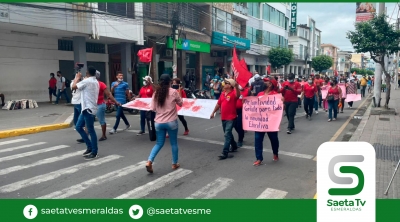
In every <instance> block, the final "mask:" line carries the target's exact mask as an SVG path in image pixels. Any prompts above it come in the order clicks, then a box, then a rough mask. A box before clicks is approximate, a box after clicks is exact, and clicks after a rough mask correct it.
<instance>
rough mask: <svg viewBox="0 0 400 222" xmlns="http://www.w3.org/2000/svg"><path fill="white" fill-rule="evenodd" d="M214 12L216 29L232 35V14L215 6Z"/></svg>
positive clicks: (214, 27)
mask: <svg viewBox="0 0 400 222" xmlns="http://www.w3.org/2000/svg"><path fill="white" fill-rule="evenodd" d="M213 12H214V15H216V16H214V19H213V29H214V31H217V32H222V33H226V34H229V35H232V14H229V13H227V12H225V11H222V10H219V9H217V8H214V9H213Z"/></svg>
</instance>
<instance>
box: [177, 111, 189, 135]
mask: <svg viewBox="0 0 400 222" xmlns="http://www.w3.org/2000/svg"><path fill="white" fill-rule="evenodd" d="M178 118H179V121H181V123H182V125H183V127H185V131H188V130H189V128H188V126H187V122H186V120H185V117H184V116H182V115H178Z"/></svg>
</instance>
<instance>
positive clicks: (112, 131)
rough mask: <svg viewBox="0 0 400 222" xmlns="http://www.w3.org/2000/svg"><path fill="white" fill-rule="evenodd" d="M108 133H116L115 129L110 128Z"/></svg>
mask: <svg viewBox="0 0 400 222" xmlns="http://www.w3.org/2000/svg"><path fill="white" fill-rule="evenodd" d="M109 133H110V134H115V133H117V130H115V129H112V130H110V132H109Z"/></svg>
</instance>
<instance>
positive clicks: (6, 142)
mask: <svg viewBox="0 0 400 222" xmlns="http://www.w3.org/2000/svg"><path fill="white" fill-rule="evenodd" d="M27 140H28V139H16V140H9V141H4V142H0V146H2V145H7V144H12V143H19V142H24V141H27Z"/></svg>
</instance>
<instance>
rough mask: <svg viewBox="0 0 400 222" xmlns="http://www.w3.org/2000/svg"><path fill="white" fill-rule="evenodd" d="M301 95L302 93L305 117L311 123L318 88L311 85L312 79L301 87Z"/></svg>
mask: <svg viewBox="0 0 400 222" xmlns="http://www.w3.org/2000/svg"><path fill="white" fill-rule="evenodd" d="M303 93H304V111H306V115H307V116H306V118H309V120H310V121H311V116H312V113H313V106H314V102H315V98H317V99H318V100H319V96H318V87H317V86H316V85H315V84H314V83H313V79H312V77H309V78H308V83H306V84H304V85H303ZM317 103H318V101H317Z"/></svg>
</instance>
